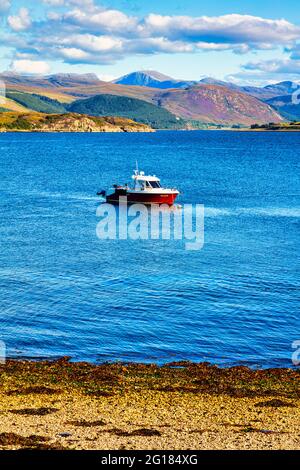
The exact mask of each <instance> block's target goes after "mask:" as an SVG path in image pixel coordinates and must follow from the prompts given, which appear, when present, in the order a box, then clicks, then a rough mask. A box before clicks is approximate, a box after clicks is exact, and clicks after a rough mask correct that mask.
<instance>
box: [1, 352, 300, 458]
mask: <svg viewBox="0 0 300 470" xmlns="http://www.w3.org/2000/svg"><path fill="white" fill-rule="evenodd" d="M0 377H1V382H0V383H1V387H0V402H1V415H2V419H1V423H0V449H24V448H31V449H49V450H51V449H61V450H63V449H103V450H104V449H124V450H125V449H128V450H130V449H156V450H163V449H173V450H182V449H188V448H190V449H300V424H299V423H300V405H299V397H300V369H288V368H285V369H284V368H280V369H279V368H278V369H277V368H276V369H275V368H273V369H259V370H252V369H249V368H248V367H245V366H236V367H229V368H219V367H217V366H214V365H210V364H208V363H192V362H174V363H169V364H165V365H162V366H158V365H156V364H139V363H129V364H124V363H112V364H100V365H95V364H91V363H87V362H69V358H61V359H58V360H55V361H29V360H8V361H7V362H6V364H4V365H1V366H0Z"/></svg>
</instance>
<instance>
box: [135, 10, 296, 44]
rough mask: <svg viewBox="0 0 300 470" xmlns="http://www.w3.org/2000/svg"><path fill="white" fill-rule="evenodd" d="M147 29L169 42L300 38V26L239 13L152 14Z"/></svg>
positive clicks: (226, 41)
mask: <svg viewBox="0 0 300 470" xmlns="http://www.w3.org/2000/svg"><path fill="white" fill-rule="evenodd" d="M143 30H144V31H145V32H147V31H148V33H149V34H155V35H157V34H159V35H164V36H166V37H168V38H169V39H181V40H189V41H192V42H199V41H202V42H203V43H221V44H224V43H225V44H242V43H246V44H253V45H259V44H260V43H271V44H283V43H286V42H290V41H294V40H295V39H298V38H300V27H298V26H295V25H293V24H291V23H289V22H288V21H286V20H269V19H265V18H260V17H256V16H250V15H237V14H232V15H224V16H219V17H208V16H202V17H198V18H193V17H190V16H162V15H154V14H150V15H148V16H147V17H146V18H145V20H144V25H143Z"/></svg>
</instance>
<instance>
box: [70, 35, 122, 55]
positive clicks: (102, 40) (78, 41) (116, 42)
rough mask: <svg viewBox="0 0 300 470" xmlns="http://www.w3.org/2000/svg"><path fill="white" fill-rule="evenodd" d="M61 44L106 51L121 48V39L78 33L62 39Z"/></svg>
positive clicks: (91, 50) (86, 49) (87, 49)
mask: <svg viewBox="0 0 300 470" xmlns="http://www.w3.org/2000/svg"><path fill="white" fill-rule="evenodd" d="M62 44H64V45H71V46H72V47H78V48H81V49H83V50H85V51H89V52H107V51H113V50H121V48H122V45H123V43H122V40H121V39H116V38H113V37H110V36H94V35H92V34H78V35H73V36H69V37H66V38H63V39H62Z"/></svg>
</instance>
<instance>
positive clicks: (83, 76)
mask: <svg viewBox="0 0 300 470" xmlns="http://www.w3.org/2000/svg"><path fill="white" fill-rule="evenodd" d="M45 78H46V79H47V80H49V81H50V82H52V83H53V82H56V83H58V84H60V83H61V84H65V83H66V82H69V83H76V84H78V83H99V82H100V79H99V78H98V77H97V75H96V74H95V73H57V74H53V75H48V76H47V77H45Z"/></svg>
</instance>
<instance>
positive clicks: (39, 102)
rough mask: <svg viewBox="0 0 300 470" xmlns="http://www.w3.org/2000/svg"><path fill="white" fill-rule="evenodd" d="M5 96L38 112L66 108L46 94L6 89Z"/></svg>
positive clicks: (54, 112)
mask: <svg viewBox="0 0 300 470" xmlns="http://www.w3.org/2000/svg"><path fill="white" fill-rule="evenodd" d="M6 97H7V98H10V99H11V100H14V101H15V102H16V103H19V104H21V105H22V106H25V107H26V108H28V109H32V110H33V111H37V112H38V113H47V114H56V113H64V112H65V110H66V109H65V106H64V105H63V104H62V103H60V102H59V101H57V100H53V99H51V98H48V97H47V96H42V95H36V94H31V93H25V92H21V91H10V90H8V91H7V93H6Z"/></svg>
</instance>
